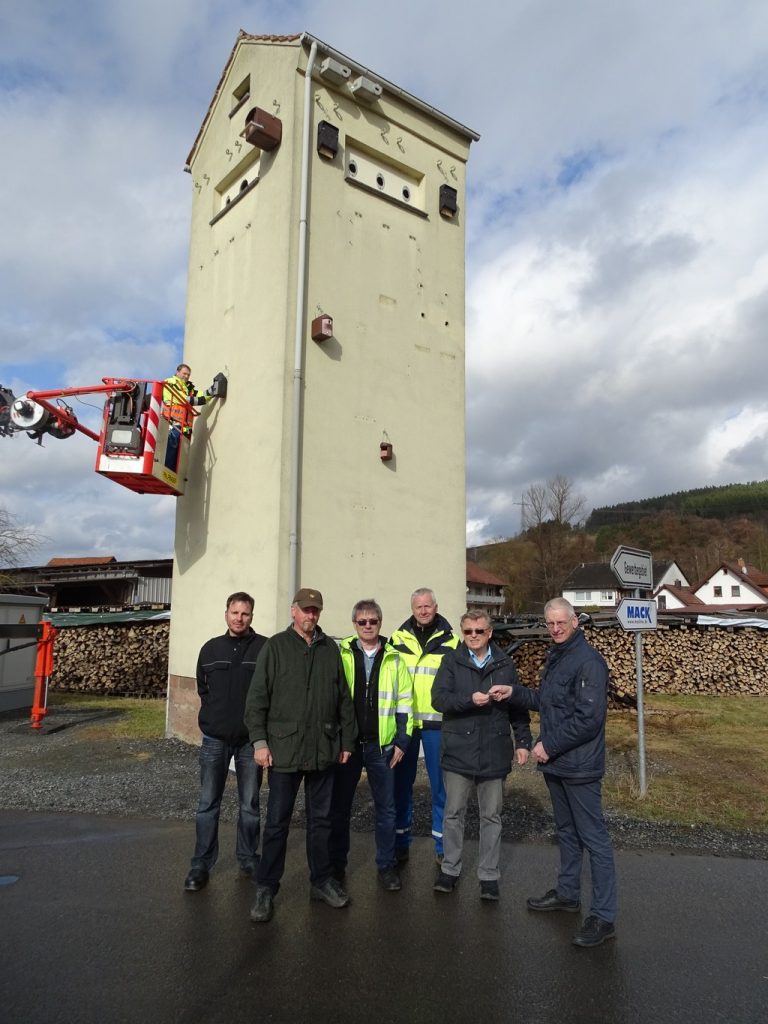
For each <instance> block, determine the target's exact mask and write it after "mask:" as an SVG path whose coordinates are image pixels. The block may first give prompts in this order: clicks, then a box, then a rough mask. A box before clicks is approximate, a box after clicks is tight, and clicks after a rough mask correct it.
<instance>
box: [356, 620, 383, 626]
mask: <svg viewBox="0 0 768 1024" xmlns="http://www.w3.org/2000/svg"><path fill="white" fill-rule="evenodd" d="M378 624H379V620H378V619H355V625H356V626H378Z"/></svg>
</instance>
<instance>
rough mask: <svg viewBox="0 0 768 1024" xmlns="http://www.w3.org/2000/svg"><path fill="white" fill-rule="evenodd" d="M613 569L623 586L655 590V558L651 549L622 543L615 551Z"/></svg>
mask: <svg viewBox="0 0 768 1024" xmlns="http://www.w3.org/2000/svg"><path fill="white" fill-rule="evenodd" d="M611 569H613V575H614V576H615V577H616V579H617V580H618V581H619V583H621V585H622V586H624V587H640V589H641V590H653V559H652V558H651V552H650V551H640V550H638V549H637V548H627V547H624V545H622V546H621V547H618V548H616V551H615V552H614V555H613V558H612V559H611Z"/></svg>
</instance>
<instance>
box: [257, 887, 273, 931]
mask: <svg viewBox="0 0 768 1024" xmlns="http://www.w3.org/2000/svg"><path fill="white" fill-rule="evenodd" d="M274 899H275V897H274V896H273V895H272V890H271V889H270V888H269V887H268V886H266V885H260V886H259V887H258V888H257V890H256V902H255V903H254V904H253V906H252V907H251V920H252V921H255V922H256V923H257V924H266V922H267V921H271V920H272V915H273V914H274V912H275V907H274Z"/></svg>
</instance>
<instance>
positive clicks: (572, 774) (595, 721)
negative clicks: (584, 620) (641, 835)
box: [512, 629, 608, 782]
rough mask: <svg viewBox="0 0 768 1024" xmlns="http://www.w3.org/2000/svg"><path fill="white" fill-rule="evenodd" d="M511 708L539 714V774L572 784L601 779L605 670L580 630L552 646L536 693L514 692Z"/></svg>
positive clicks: (603, 744)
mask: <svg viewBox="0 0 768 1024" xmlns="http://www.w3.org/2000/svg"><path fill="white" fill-rule="evenodd" d="M512 703H517V704H522V705H524V706H526V707H529V708H533V709H534V710H536V711H538V712H539V715H540V733H539V740H540V741H541V743H542V744H543V746H544V749H545V750H546V752H547V754H548V755H549V761H547V763H546V764H541V765H539V768H540V770H541V771H543V772H545V773H549V774H550V775H557V776H559V777H561V778H564V779H568V780H572V781H577V782H592V781H594V780H595V779H600V778H602V777H603V774H604V772H605V716H606V712H607V707H608V666H607V665H606V663H605V659H604V658H603V656H602V654H599V653H598V652H597V651H596V650H595V648H594V647H592V646H591V645H590V644H589V643H587V639H586V637H585V636H584V634H583V632H582V631H581V630H580V629H579V630H577V631H576V632H575V633H574V634H573V636H572V637H571V638H570V639H569V640H566V641H565V643H563V644H552V646H551V647H550V649H549V651H548V652H547V660H546V662H545V664H544V671H543V672H542V676H541V685H540V687H539V688H538V689H537V690H527V689H526V688H525V687H523V686H515V687H514V691H513V697H512Z"/></svg>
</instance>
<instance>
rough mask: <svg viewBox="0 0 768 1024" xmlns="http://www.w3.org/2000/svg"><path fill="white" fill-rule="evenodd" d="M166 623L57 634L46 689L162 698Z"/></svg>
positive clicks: (103, 626)
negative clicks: (48, 687) (49, 682)
mask: <svg viewBox="0 0 768 1024" xmlns="http://www.w3.org/2000/svg"><path fill="white" fill-rule="evenodd" d="M168 629H169V624H168V623H167V622H154V623H141V624H137V623H121V624H116V625H106V624H100V625H95V626H76V627H73V628H69V629H60V630H59V631H58V634H57V636H56V645H55V648H54V659H53V660H54V668H53V677H52V679H51V688H52V689H56V690H67V691H80V692H82V693H105V694H114V695H115V696H123V697H128V696H130V697H164V696H165V693H166V687H167V683H168Z"/></svg>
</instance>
